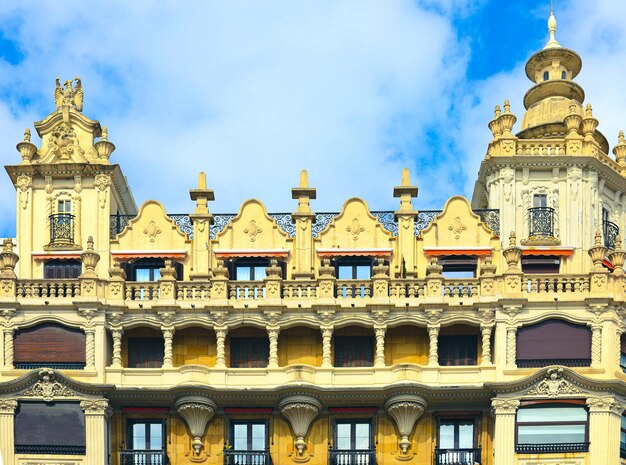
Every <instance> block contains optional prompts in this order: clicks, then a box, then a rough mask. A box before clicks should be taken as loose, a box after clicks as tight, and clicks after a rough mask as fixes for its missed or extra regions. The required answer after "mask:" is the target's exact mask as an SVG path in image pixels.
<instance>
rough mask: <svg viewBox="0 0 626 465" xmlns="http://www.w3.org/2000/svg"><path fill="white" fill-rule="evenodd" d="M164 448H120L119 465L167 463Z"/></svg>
mask: <svg viewBox="0 0 626 465" xmlns="http://www.w3.org/2000/svg"><path fill="white" fill-rule="evenodd" d="M169 463H170V461H169V459H168V458H167V454H166V453H165V451H164V450H139V449H132V450H120V465H168V464H169Z"/></svg>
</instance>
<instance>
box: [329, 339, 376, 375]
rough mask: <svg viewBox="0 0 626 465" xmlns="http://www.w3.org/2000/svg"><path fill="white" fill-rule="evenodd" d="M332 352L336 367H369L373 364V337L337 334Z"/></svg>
mask: <svg viewBox="0 0 626 465" xmlns="http://www.w3.org/2000/svg"><path fill="white" fill-rule="evenodd" d="M334 353H335V363H334V365H335V366H336V367H371V366H373V365H374V338H373V337H369V336H337V337H335V340H334Z"/></svg>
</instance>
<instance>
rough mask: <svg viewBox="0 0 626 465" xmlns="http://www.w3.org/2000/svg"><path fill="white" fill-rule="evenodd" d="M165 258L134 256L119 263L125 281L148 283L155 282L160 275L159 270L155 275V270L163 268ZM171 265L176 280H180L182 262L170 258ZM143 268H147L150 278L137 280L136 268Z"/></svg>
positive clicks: (181, 276) (182, 270) (181, 277)
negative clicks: (134, 257)
mask: <svg viewBox="0 0 626 465" xmlns="http://www.w3.org/2000/svg"><path fill="white" fill-rule="evenodd" d="M165 260H166V259H165V258H136V259H134V260H131V261H127V262H123V263H121V267H122V269H123V270H124V272H125V273H126V281H130V282H145V283H150V282H156V281H157V280H158V279H159V278H160V277H161V272H160V271H159V273H158V276H157V275H156V273H155V271H156V270H160V269H161V268H165ZM172 267H173V268H174V269H175V270H176V280H177V281H180V280H182V279H183V276H184V275H183V273H184V267H183V264H182V263H180V262H178V261H175V260H172ZM145 269H147V270H149V274H150V280H148V281H137V270H145Z"/></svg>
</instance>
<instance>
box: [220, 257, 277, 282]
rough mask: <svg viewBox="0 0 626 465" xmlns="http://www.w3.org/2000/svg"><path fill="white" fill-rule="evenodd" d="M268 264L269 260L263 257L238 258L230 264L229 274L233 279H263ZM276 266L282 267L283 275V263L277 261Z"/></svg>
mask: <svg viewBox="0 0 626 465" xmlns="http://www.w3.org/2000/svg"><path fill="white" fill-rule="evenodd" d="M268 266H270V261H269V260H267V259H265V258H257V259H250V258H249V259H239V260H235V261H234V262H232V264H231V276H232V279H234V280H235V281H263V280H264V279H265V278H266V276H267V272H266V270H265V269H266V268H267V267H268ZM278 266H280V267H281V269H282V275H283V277H284V275H285V270H284V266H285V264H284V263H283V262H278Z"/></svg>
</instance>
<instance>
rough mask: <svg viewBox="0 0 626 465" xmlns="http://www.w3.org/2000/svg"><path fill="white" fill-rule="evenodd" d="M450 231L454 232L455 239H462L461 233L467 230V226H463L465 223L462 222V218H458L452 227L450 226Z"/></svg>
mask: <svg viewBox="0 0 626 465" xmlns="http://www.w3.org/2000/svg"><path fill="white" fill-rule="evenodd" d="M448 229H449V230H450V231H452V234H453V235H454V238H455V239H460V238H461V233H462V232H463V231H465V230H466V229H467V226H465V225H464V224H463V222H462V221H461V217H460V216H457V217H456V218H455V219H454V222H453V223H452V224H451V225H450V226H448Z"/></svg>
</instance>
